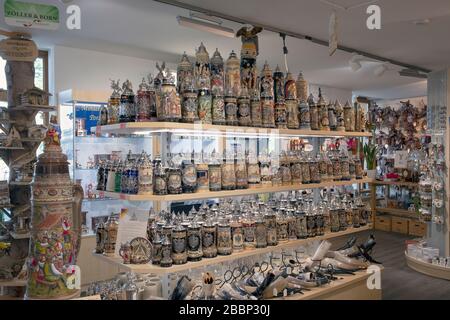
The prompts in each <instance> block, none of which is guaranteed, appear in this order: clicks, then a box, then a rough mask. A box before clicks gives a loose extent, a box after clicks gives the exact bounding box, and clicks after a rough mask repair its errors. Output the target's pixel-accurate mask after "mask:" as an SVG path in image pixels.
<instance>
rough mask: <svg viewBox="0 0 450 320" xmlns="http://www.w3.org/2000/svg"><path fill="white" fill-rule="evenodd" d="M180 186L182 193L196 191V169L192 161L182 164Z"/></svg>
mask: <svg viewBox="0 0 450 320" xmlns="http://www.w3.org/2000/svg"><path fill="white" fill-rule="evenodd" d="M182 186H183V193H193V192H196V191H197V169H196V168H195V164H194V161H193V160H185V161H183V163H182Z"/></svg>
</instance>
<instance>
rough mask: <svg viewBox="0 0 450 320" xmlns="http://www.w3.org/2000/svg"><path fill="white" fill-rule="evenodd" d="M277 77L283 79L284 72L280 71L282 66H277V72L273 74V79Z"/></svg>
mask: <svg viewBox="0 0 450 320" xmlns="http://www.w3.org/2000/svg"><path fill="white" fill-rule="evenodd" d="M275 75H277V76H279V77H283V76H284V74H283V72H282V71H281V70H280V66H279V65H277V67H276V68H275V71H274V72H273V77H274V78H275Z"/></svg>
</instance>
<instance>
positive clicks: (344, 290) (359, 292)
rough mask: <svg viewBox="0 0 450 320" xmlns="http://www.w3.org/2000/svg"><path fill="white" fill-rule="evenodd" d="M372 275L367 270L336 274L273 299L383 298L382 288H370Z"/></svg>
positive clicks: (381, 269)
mask: <svg viewBox="0 0 450 320" xmlns="http://www.w3.org/2000/svg"><path fill="white" fill-rule="evenodd" d="M377 266H378V267H379V268H380V272H383V269H384V268H383V266H382V265H377ZM371 275H372V273H371V272H367V270H361V271H356V272H354V274H353V275H351V274H348V275H336V277H337V278H338V279H336V280H333V281H331V282H330V283H327V284H324V285H322V286H320V287H316V288H310V290H309V291H303V293H302V294H294V295H290V296H286V297H280V298H274V299H273V300H313V299H320V300H327V299H331V300H381V297H382V296H381V293H382V291H381V288H379V289H377V288H369V287H368V285H367V279H368V278H369V277H370V276H371Z"/></svg>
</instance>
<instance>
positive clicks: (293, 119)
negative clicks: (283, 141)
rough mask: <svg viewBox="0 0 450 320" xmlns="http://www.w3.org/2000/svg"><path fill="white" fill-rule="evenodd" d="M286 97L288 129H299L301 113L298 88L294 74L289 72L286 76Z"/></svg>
mask: <svg viewBox="0 0 450 320" xmlns="http://www.w3.org/2000/svg"><path fill="white" fill-rule="evenodd" d="M284 95H285V98H286V101H285V103H286V111H287V127H288V128H289V129H298V127H299V125H300V124H299V113H298V109H299V108H298V101H297V88H296V83H295V80H294V78H293V77H292V73H290V72H288V74H287V76H286V83H285V85H284Z"/></svg>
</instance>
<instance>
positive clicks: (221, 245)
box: [217, 216, 233, 255]
mask: <svg viewBox="0 0 450 320" xmlns="http://www.w3.org/2000/svg"><path fill="white" fill-rule="evenodd" d="M232 252H233V240H232V237H231V227H230V223H229V222H228V219H227V218H225V217H224V216H223V217H222V218H221V219H220V220H219V224H218V225H217V253H218V254H219V255H230V254H231V253H232Z"/></svg>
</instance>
